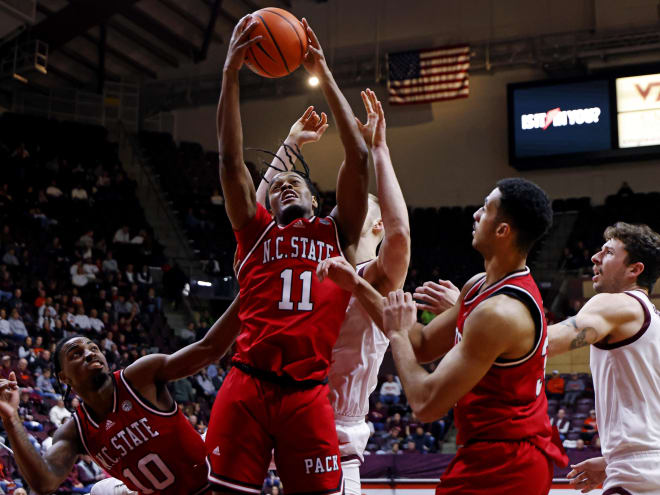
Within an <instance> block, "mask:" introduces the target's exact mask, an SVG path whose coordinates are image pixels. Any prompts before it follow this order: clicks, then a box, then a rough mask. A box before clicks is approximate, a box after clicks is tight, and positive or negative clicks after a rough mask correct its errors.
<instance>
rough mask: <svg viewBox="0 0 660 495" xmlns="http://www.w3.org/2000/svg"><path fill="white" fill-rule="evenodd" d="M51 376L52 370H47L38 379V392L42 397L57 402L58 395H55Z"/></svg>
mask: <svg viewBox="0 0 660 495" xmlns="http://www.w3.org/2000/svg"><path fill="white" fill-rule="evenodd" d="M50 375H51V372H50V368H45V369H44V370H43V372H42V373H41V375H39V376H38V377H37V389H38V390H37V392H38V393H39V395H41V396H42V397H48V398H49V399H55V400H57V397H58V395H57V394H56V393H55V388H54V387H53V382H52V380H51V376H50Z"/></svg>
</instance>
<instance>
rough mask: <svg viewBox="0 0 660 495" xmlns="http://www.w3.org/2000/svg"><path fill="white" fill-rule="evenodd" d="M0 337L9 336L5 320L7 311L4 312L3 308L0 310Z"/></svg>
mask: <svg viewBox="0 0 660 495" xmlns="http://www.w3.org/2000/svg"><path fill="white" fill-rule="evenodd" d="M0 335H2V336H4V337H10V336H11V328H10V326H9V321H8V320H7V311H5V308H0Z"/></svg>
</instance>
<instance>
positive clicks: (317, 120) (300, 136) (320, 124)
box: [287, 107, 329, 147]
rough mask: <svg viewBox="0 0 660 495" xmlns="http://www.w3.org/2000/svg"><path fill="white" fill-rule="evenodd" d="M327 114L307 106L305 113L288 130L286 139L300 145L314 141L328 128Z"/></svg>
mask: <svg viewBox="0 0 660 495" xmlns="http://www.w3.org/2000/svg"><path fill="white" fill-rule="evenodd" d="M328 126H329V124H328V116H327V115H326V114H325V112H321V116H320V117H319V115H318V114H317V113H316V112H315V111H314V107H308V108H307V110H305V113H303V114H302V117H300V118H299V119H298V120H296V121H295V122H294V124H293V125H292V126H291V130H290V131H289V137H288V138H287V141H291V142H293V143H294V144H297V145H298V146H299V147H302V145H303V144H306V143H315V142H316V141H318V140H319V139H321V136H323V133H324V132H325V131H326V129H327V128H328Z"/></svg>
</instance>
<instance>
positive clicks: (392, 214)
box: [371, 145, 410, 237]
mask: <svg viewBox="0 0 660 495" xmlns="http://www.w3.org/2000/svg"><path fill="white" fill-rule="evenodd" d="M371 154H372V157H373V160H374V169H375V171H376V189H377V191H378V200H379V202H380V209H381V216H382V218H383V224H384V226H385V237H387V236H388V235H391V234H390V233H393V234H401V233H402V234H405V235H408V236H409V235H410V223H409V221H408V208H407V207H406V200H405V199H404V197H403V192H402V191H401V186H400V185H399V181H398V180H397V178H396V174H395V173H394V167H393V166H392V159H391V156H390V150H389V148H388V147H387V145H381V146H376V147H374V148H372V150H371Z"/></svg>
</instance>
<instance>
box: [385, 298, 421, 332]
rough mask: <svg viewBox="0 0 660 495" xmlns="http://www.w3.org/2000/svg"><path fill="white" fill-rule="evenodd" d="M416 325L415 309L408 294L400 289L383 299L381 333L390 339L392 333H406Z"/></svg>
mask: <svg viewBox="0 0 660 495" xmlns="http://www.w3.org/2000/svg"><path fill="white" fill-rule="evenodd" d="M415 323H417V308H416V307H415V302H414V301H413V299H412V295H411V294H410V292H403V291H402V290H401V289H399V290H396V291H393V292H390V293H389V295H388V296H387V297H385V298H383V331H384V332H385V335H387V336H388V337H390V336H391V335H392V333H393V332H407V331H408V330H410V329H411V328H412V327H413V325H415Z"/></svg>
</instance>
